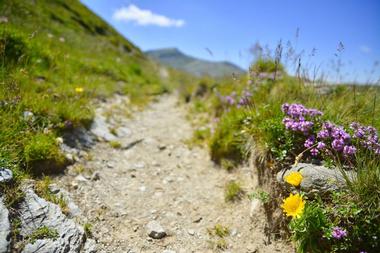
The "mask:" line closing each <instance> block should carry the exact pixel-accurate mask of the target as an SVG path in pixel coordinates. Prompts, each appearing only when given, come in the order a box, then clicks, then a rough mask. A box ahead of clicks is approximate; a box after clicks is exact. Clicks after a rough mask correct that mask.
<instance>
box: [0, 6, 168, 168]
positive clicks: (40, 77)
mask: <svg viewBox="0 0 380 253" xmlns="http://www.w3.org/2000/svg"><path fill="white" fill-rule="evenodd" d="M0 12H1V15H2V21H1V22H2V24H1V30H0V49H1V51H0V58H1V65H0V73H1V75H0V77H1V89H0V100H1V101H2V105H4V106H2V107H1V111H0V114H1V118H2V122H1V123H0V132H1V133H0V152H1V156H2V157H3V159H2V161H3V162H4V161H5V162H4V163H8V162H9V163H12V164H14V163H16V164H17V166H21V167H24V168H25V167H28V168H29V169H32V168H31V167H33V165H32V163H34V162H31V161H33V160H34V158H33V157H29V155H28V154H27V152H26V147H27V146H28V143H30V142H31V141H32V140H33V138H34V136H35V135H39V134H40V133H42V132H43V131H45V132H46V131H48V132H49V133H50V137H52V136H54V135H55V134H56V133H58V132H60V131H65V130H67V129H66V128H67V126H70V127H72V126H81V125H85V126H86V125H88V124H89V123H90V122H91V120H92V117H93V110H92V107H91V101H93V99H94V98H106V97H108V96H110V95H112V94H114V93H115V92H118V93H120V94H128V95H129V96H130V98H131V99H132V101H133V102H136V103H140V104H141V103H146V101H147V99H146V97H148V96H150V95H152V94H158V93H161V92H163V91H166V90H167V89H168V88H167V87H164V86H163V84H162V83H161V82H160V80H159V78H158V76H157V75H156V74H155V73H157V72H158V71H157V68H158V66H157V64H156V63H153V62H152V61H151V60H149V59H148V58H147V57H146V56H145V55H144V54H143V53H142V52H141V50H140V49H139V48H137V47H136V46H135V45H133V44H132V43H130V42H129V41H128V40H126V39H125V38H124V37H122V36H121V35H120V34H119V33H118V32H116V31H115V30H114V29H113V28H112V27H111V26H109V25H108V24H107V23H105V22H104V21H103V20H102V19H100V18H99V17H98V16H96V15H95V14H94V13H92V12H91V11H90V10H88V9H87V8H86V7H85V6H84V5H82V4H81V3H80V2H79V1H75V0H70V1H63V0H62V1H18V0H15V1H1V2H0ZM26 114H28V115H33V118H36V120H35V121H34V122H33V124H26V123H25V121H24V120H23V118H22V115H26ZM44 129H45V130H44ZM20 132H22V133H23V134H22V135H20V134H19V133H20ZM15 136H19V137H18V139H19V140H18V142H17V144H15V143H14V141H13V138H14V137H15ZM50 137H49V138H50ZM10 143H12V145H10ZM50 155H51V154H49V153H47V154H45V156H47V157H49V156H50ZM43 157H44V156H42V158H43ZM42 158H41V157H40V158H39V159H40V160H41V159H42ZM28 160H30V161H28ZM42 160H43V159H42ZM53 160H54V159H53ZM15 161H16V162H15ZM32 170H33V169H32Z"/></svg>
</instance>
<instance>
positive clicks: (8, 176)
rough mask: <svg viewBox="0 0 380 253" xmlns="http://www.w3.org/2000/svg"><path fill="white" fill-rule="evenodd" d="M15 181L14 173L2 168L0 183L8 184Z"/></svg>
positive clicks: (0, 169)
mask: <svg viewBox="0 0 380 253" xmlns="http://www.w3.org/2000/svg"><path fill="white" fill-rule="evenodd" d="M12 179H13V173H12V171H11V170H10V169H7V168H0V183H7V182H10V181H11V180H12Z"/></svg>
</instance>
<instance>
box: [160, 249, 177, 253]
mask: <svg viewBox="0 0 380 253" xmlns="http://www.w3.org/2000/svg"><path fill="white" fill-rule="evenodd" d="M162 253H176V252H175V251H174V250H169V249H166V250H164V251H162Z"/></svg>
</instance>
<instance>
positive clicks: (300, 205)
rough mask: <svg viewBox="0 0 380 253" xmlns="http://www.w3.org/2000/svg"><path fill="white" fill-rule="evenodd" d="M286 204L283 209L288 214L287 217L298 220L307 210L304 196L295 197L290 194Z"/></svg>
mask: <svg viewBox="0 0 380 253" xmlns="http://www.w3.org/2000/svg"><path fill="white" fill-rule="evenodd" d="M283 202H284V204H282V206H281V208H282V209H283V210H284V212H285V213H286V216H292V217H293V218H298V217H300V216H301V214H302V213H303V209H304V208H305V202H304V201H303V199H302V196H301V195H299V194H298V193H297V194H295V195H293V194H291V193H290V195H289V197H287V198H286V199H284V201H283Z"/></svg>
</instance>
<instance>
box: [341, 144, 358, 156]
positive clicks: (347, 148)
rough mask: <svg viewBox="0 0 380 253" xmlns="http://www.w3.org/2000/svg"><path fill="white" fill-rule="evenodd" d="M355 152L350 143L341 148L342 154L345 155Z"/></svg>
mask: <svg viewBox="0 0 380 253" xmlns="http://www.w3.org/2000/svg"><path fill="white" fill-rule="evenodd" d="M355 153H356V148H355V147H354V146H352V145H350V146H344V148H343V154H345V155H353V154H355Z"/></svg>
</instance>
